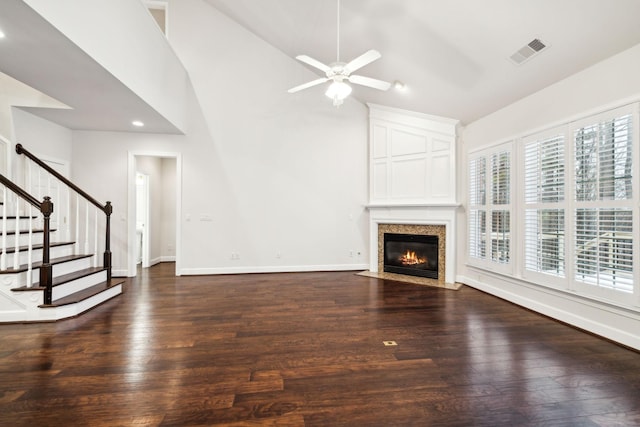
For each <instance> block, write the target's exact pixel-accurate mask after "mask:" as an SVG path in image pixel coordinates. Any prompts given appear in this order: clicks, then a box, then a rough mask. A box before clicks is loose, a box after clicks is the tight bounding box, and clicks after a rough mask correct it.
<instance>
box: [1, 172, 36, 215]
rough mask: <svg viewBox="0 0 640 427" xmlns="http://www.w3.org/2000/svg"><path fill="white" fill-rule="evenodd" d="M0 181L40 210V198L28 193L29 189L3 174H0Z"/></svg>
mask: <svg viewBox="0 0 640 427" xmlns="http://www.w3.org/2000/svg"><path fill="white" fill-rule="evenodd" d="M0 183H2V185H4V186H5V187H7V188H8V189H9V190H11V191H13V192H14V193H16V194H17V195H18V196H20V197H21V198H23V199H24V200H26V201H27V202H29V203H30V204H31V205H33V207H34V208H36V209H38V210H39V209H40V202H39V201H38V199H36V198H35V197H33V196H32V195H31V194H29V193H27V191H26V190H24V189H23V188H22V187H20V186H19V185H16V184H14V183H13V181H11V180H10V179H9V178H7V177H6V176H4V175H2V174H0Z"/></svg>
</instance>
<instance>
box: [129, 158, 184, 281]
mask: <svg viewBox="0 0 640 427" xmlns="http://www.w3.org/2000/svg"><path fill="white" fill-rule="evenodd" d="M138 156H145V157H161V158H169V159H175V161H176V247H175V250H176V276H180V271H181V266H182V257H181V252H182V250H181V249H182V243H181V242H182V227H181V225H182V223H181V218H182V154H181V153H175V152H165V151H129V152H128V158H127V218H128V220H127V276H128V277H135V276H136V157H138Z"/></svg>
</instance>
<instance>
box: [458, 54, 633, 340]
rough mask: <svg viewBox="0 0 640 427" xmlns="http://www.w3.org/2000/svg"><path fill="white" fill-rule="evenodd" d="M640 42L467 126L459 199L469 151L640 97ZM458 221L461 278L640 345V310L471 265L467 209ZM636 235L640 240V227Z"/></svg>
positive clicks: (463, 196)
mask: <svg viewBox="0 0 640 427" xmlns="http://www.w3.org/2000/svg"><path fill="white" fill-rule="evenodd" d="M639 75H640V45H637V46H635V47H633V48H631V49H629V50H627V51H625V52H622V53H620V54H618V55H615V56H613V57H611V58H609V59H607V60H605V61H603V62H601V63H599V64H597V65H595V66H593V67H590V68H588V69H586V70H584V71H582V72H580V73H578V74H575V75H574V76H571V77H569V78H567V79H565V80H563V81H560V82H558V83H556V84H554V85H552V86H549V87H548V88H546V89H544V90H541V91H540V92H537V93H535V94H533V95H531V96H529V97H526V98H524V99H522V100H520V101H518V102H516V103H514V104H512V105H510V106H508V107H506V108H503V109H501V110H499V111H497V112H495V113H493V114H491V115H489V116H487V117H484V118H482V119H480V120H478V121H476V122H474V123H471V124H469V125H468V126H467V127H466V128H465V129H464V131H463V134H462V141H463V147H462V148H463V149H462V155H461V156H460V159H459V163H458V168H459V171H460V174H459V178H460V179H459V182H460V185H459V189H460V193H459V200H463V201H465V205H466V203H467V196H466V194H467V182H468V178H467V175H466V169H467V160H468V153H469V152H470V151H473V150H475V149H478V148H480V147H483V146H487V145H491V144H495V143H497V142H501V141H506V140H508V139H511V138H513V137H517V136H524V135H526V134H528V133H531V131H533V130H539V129H540V130H541V128H543V127H550V126H551V125H554V124H556V123H560V122H563V121H567V120H568V119H572V118H575V117H577V116H578V115H584V114H585V113H590V112H593V111H595V110H602V109H606V108H609V107H614V106H617V105H619V104H624V103H626V102H628V101H630V100H639V99H640V79H639V78H638V76H639ZM458 219H459V221H458V224H459V226H458V248H459V251H458V253H459V254H461V255H460V256H459V258H458V267H457V271H458V280H459V281H461V282H463V283H467V284H469V285H472V286H474V287H477V288H479V289H482V290H484V291H486V292H489V293H492V294H494V295H497V296H500V297H502V298H505V299H507V300H510V301H513V302H515V303H517V304H521V305H523V306H525V307H528V308H531V309H533V310H536V311H539V312H541V313H543V314H546V315H549V316H551V317H554V318H556V319H559V320H562V321H564V322H567V323H570V324H573V325H576V326H578V327H580V328H584V329H586V330H589V331H592V332H594V333H596V334H599V335H603V336H605V337H608V338H610V339H612V340H615V341H618V342H621V343H624V344H626V345H629V346H631V347H634V348H638V349H640V314H639V313H637V312H633V311H629V310H625V309H622V308H617V307H613V306H609V305H605V304H601V303H598V302H595V301H591V300H587V299H583V298H580V297H576V296H573V295H570V294H568V293H564V292H559V291H554V290H551V289H548V288H544V289H543V288H541V287H539V286H536V285H533V284H529V283H526V282H524V281H523V280H520V279H519V278H517V277H507V276H501V275H497V274H492V273H488V272H483V271H481V270H477V269H474V268H471V267H469V266H467V265H466V260H467V256H466V253H467V240H468V239H467V229H466V217H465V213H464V212H460V214H459V218H458ZM635 238H636V239H640V236H639V235H638V232H637V231H636V232H635Z"/></svg>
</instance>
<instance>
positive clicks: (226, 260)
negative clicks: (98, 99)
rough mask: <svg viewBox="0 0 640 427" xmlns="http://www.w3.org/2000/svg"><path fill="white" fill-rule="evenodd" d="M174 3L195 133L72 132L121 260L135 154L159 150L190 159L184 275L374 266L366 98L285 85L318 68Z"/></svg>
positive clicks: (79, 166)
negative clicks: (107, 211)
mask: <svg viewBox="0 0 640 427" xmlns="http://www.w3.org/2000/svg"><path fill="white" fill-rule="evenodd" d="M169 8H170V14H171V20H170V23H169V24H170V28H169V33H170V34H171V43H172V45H173V47H174V49H175V51H176V53H177V54H178V56H179V57H180V58H181V59H182V61H183V62H184V64H185V67H186V68H187V70H188V72H189V73H190V76H191V78H192V81H193V88H194V92H192V93H191V96H192V97H191V98H190V99H188V101H187V108H188V110H187V117H188V118H189V121H188V122H187V126H186V135H185V136H173V135H145V134H133V133H131V134H130V133H109V132H87V131H76V132H74V134H73V176H74V178H76V179H77V180H78V182H82V183H84V184H85V185H86V186H87V187H88V191H89V192H90V193H92V194H94V193H95V194H96V197H97V198H98V199H99V200H111V201H112V202H113V205H114V214H113V225H112V226H113V232H114V237H113V241H112V251H113V252H114V255H113V262H114V268H115V269H116V270H118V271H120V272H122V271H127V267H128V266H127V254H126V251H127V222H128V220H129V219H128V218H127V195H126V191H127V182H126V181H127V156H128V153H129V152H154V151H157V152H169V153H179V154H180V156H181V159H182V165H181V170H182V174H181V175H180V176H177V179H178V180H179V181H180V182H181V188H180V190H181V194H182V196H181V197H182V200H181V206H182V208H181V210H182V216H181V217H179V218H178V221H180V227H181V230H182V232H181V238H180V240H179V241H178V242H177V243H176V245H177V246H178V249H179V251H180V258H181V262H180V266H181V271H180V273H181V274H206V273H233V272H254V271H294V270H327V269H365V268H366V267H367V262H368V260H367V255H366V250H365V248H366V247H367V243H366V242H367V224H368V217H367V214H366V211H365V208H364V205H365V204H366V203H367V126H368V125H367V108H366V107H365V106H364V105H363V104H361V103H359V102H357V101H355V100H353V99H349V100H347V102H346V103H345V104H344V105H343V106H341V107H340V108H339V109H336V108H334V107H333V106H332V104H331V102H330V100H329V99H327V98H326V97H325V96H324V95H323V94H322V91H321V88H319V90H317V91H313V90H310V91H305V92H302V93H298V94H295V95H289V94H287V93H286V89H287V88H288V87H291V86H293V85H295V84H297V83H300V82H301V81H304V80H305V79H311V78H314V77H315V75H314V74H313V73H311V72H310V71H308V70H307V69H306V68H305V67H304V66H302V65H301V64H299V63H297V62H296V61H295V60H294V59H292V58H289V57H287V56H286V55H284V54H283V53H282V52H280V51H278V50H276V49H274V48H273V47H272V46H270V45H268V44H266V43H265V42H264V41H262V40H260V39H258V38H257V37H255V36H254V35H253V34H251V33H249V32H248V31H246V30H245V29H243V28H242V27H240V26H239V25H237V24H235V23H233V22H232V21H230V20H229V19H228V18H226V17H225V16H224V15H222V14H220V13H218V12H217V11H216V10H215V9H214V8H212V7H211V6H209V5H208V4H207V3H205V2H204V1H202V0H180V1H175V2H170V4H169ZM209 219H210V221H209ZM351 250H353V251H354V252H355V253H357V252H360V254H361V255H360V257H357V256H356V257H350V251H351ZM232 253H233V254H238V257H237V258H238V259H231V258H232V256H231V255H232Z"/></svg>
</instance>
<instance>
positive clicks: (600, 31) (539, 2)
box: [0, 0, 640, 133]
mask: <svg viewBox="0 0 640 427" xmlns="http://www.w3.org/2000/svg"><path fill="white" fill-rule="evenodd" d="M203 1H205V2H206V3H208V4H209V5H210V6H211V7H213V8H216V9H218V10H219V11H220V12H221V13H223V14H225V15H227V16H228V17H229V18H230V19H232V20H234V21H236V22H237V23H238V24H240V25H242V26H244V27H245V28H247V29H248V30H249V31H251V32H253V33H254V34H255V35H256V36H258V37H260V38H261V39H263V40H265V41H266V42H267V43H269V44H271V45H273V46H274V47H276V48H277V49H279V50H281V51H282V52H284V53H285V54H286V55H288V56H290V57H291V58H295V56H296V55H299V54H306V55H309V56H311V57H313V58H315V59H317V60H320V61H322V62H324V63H331V62H334V61H335V60H336V59H337V58H336V51H337V0H203ZM168 14H169V26H170V19H171V9H170V5H169V10H168ZM639 16H640V1H639V0H615V1H612V0H447V1H443V0H341V8H340V40H339V42H340V52H341V55H340V56H341V57H340V59H341V60H343V61H348V60H350V59H352V58H355V57H356V56H358V55H360V54H362V53H364V52H365V51H367V50H369V49H376V50H378V51H379V52H380V53H381V54H382V58H381V59H379V60H377V61H375V62H373V63H371V64H369V65H367V66H366V67H364V68H362V69H361V70H359V71H358V74H361V75H365V76H369V77H373V78H377V79H381V80H386V81H389V82H394V81H401V82H403V83H404V84H405V85H406V90H404V91H399V90H396V89H391V90H389V91H388V92H380V91H377V90H375V89H370V88H366V87H360V86H357V87H354V92H353V96H355V97H356V98H357V99H359V100H360V101H362V102H371V103H376V104H381V105H386V106H390V107H396V108H402V109H406V110H411V111H416V112H422V113H427V114H434V115H439V116H444V117H449V118H454V119H459V120H461V121H462V122H463V124H466V123H470V122H472V121H474V120H476V119H478V118H480V117H483V116H485V115H487V114H489V113H491V112H493V111H496V110H498V109H500V108H502V107H504V106H506V105H508V104H510V103H512V102H514V101H516V100H518V99H520V98H523V97H525V96H527V95H529V94H531V93H534V92H536V91H538V90H540V89H542V88H544V87H546V86H548V85H550V84H553V83H554V82H557V81H559V80H561V79H563V78H565V77H567V76H570V75H572V74H574V73H576V72H578V71H580V70H582V69H585V68H587V67H589V66H591V65H593V64H595V63H597V62H599V61H601V60H603V59H605V58H607V57H610V56H612V55H614V54H616V53H618V52H621V51H623V50H625V49H627V48H630V47H632V46H634V45H636V44H638V43H640V25H638V22H637V20H638V17H639ZM0 24H1V26H2V27H3V28H4V30H5V31H6V32H8V33H9V34H8V37H7V39H6V40H5V41H3V42H2V43H1V44H0V72H3V73H5V74H7V75H10V76H12V77H14V78H16V79H19V80H20V81H22V82H24V83H27V84H29V85H30V86H31V87H33V88H35V89H38V90H40V91H41V92H43V93H46V94H47V95H49V96H51V97H53V98H55V99H57V100H59V101H61V102H62V103H64V104H67V105H70V106H72V107H73V108H74V109H73V110H42V109H39V110H38V111H37V113H38V114H40V115H42V116H43V117H46V118H49V119H50V120H53V121H56V122H58V123H60V124H63V125H65V126H68V127H70V128H72V129H104V130H124V131H132V129H131V125H130V119H129V118H130V117H142V118H143V120H144V121H145V122H147V123H149V124H150V125H149V126H148V127H146V128H145V129H144V130H143V131H147V132H160V133H176V129H175V128H174V127H173V126H172V125H171V124H170V123H168V121H167V120H165V119H164V118H163V117H162V116H161V115H159V114H158V113H157V112H156V111H155V110H154V109H153V108H151V107H150V106H149V105H148V104H147V103H145V102H144V101H143V100H141V99H140V98H139V97H138V96H137V95H136V94H135V93H133V92H132V91H131V90H129V89H128V88H127V87H126V86H124V85H123V84H121V83H120V82H118V81H117V79H115V78H114V76H113V75H111V74H110V73H108V72H106V71H105V70H104V69H102V68H101V67H100V66H99V65H98V64H97V63H96V62H95V61H94V60H93V59H92V58H90V57H88V56H87V55H86V54H84V52H82V51H80V50H79V49H78V48H77V47H76V46H73V44H72V43H71V42H70V41H69V40H68V39H66V37H64V36H63V35H61V34H60V33H59V32H57V31H55V29H53V28H52V27H51V25H50V24H49V23H47V22H46V21H44V20H43V19H42V18H40V17H39V16H37V14H35V13H34V12H33V11H32V10H30V9H29V8H28V7H27V6H26V5H25V4H24V3H23V1H21V0H3V1H2V4H1V5H0ZM536 38H537V39H540V40H541V41H543V42H544V43H545V44H546V45H547V46H548V47H547V48H546V49H544V50H542V51H541V52H540V53H538V54H537V55H535V56H533V57H532V58H530V59H529V60H528V61H526V62H524V63H523V64H520V65H516V64H514V63H513V62H511V61H510V60H509V57H510V56H511V55H512V54H514V53H515V52H516V51H518V50H519V49H520V48H522V47H523V46H525V45H526V44H527V43H529V42H530V41H532V40H533V39H536ZM248 54H250V53H248ZM265 66H268V64H265ZM313 71H314V72H317V73H318V75H321V74H322V73H321V72H319V71H318V70H315V69H313ZM256 72H259V70H257V71H256ZM301 76H302V74H301ZM301 79H303V80H302V81H301V80H295V81H291V84H290V87H293V86H296V85H299V84H301V83H304V82H305V80H306V79H304V78H303V77H301ZM585 90H588V88H585ZM98 95H99V96H98ZM292 96H309V97H313V96H317V97H318V98H319V99H318V102H330V101H328V100H327V99H326V98H324V97H323V95H322V88H320V87H318V88H313V89H310V90H308V91H305V92H300V93H298V94H295V95H292Z"/></svg>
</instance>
